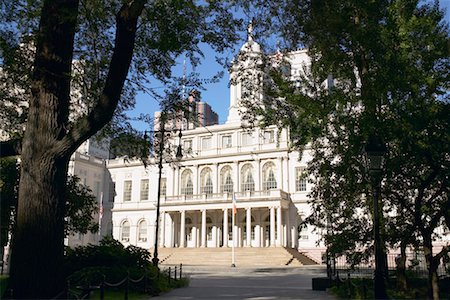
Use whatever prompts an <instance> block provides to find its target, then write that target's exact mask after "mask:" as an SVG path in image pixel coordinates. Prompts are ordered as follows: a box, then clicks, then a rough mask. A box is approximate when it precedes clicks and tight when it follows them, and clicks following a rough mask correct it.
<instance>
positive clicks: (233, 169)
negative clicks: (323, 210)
mask: <svg viewBox="0 0 450 300" xmlns="http://www.w3.org/2000/svg"><path fill="white" fill-rule="evenodd" d="M247 44H248V45H250V46H251V47H244V46H245V45H244V46H243V49H244V50H242V49H241V51H250V52H251V53H250V55H251V56H258V55H262V53H261V52H260V51H261V50H260V47H259V45H258V44H257V43H256V42H254V41H253V40H252V38H251V36H249V41H248V42H247V43H246V45H247ZM247 48H248V49H247ZM246 49H247V50H246ZM290 59H291V60H292V70H291V74H292V76H293V77H295V75H296V74H298V72H299V71H298V70H297V69H296V68H298V69H300V68H302V67H303V66H304V64H303V63H302V62H304V63H305V64H308V63H309V62H308V57H307V55H306V54H305V51H297V52H295V53H292V55H291V57H290ZM238 63H239V62H237V64H238ZM231 70H232V71H231V74H230V77H231V78H239V75H236V74H235V72H237V71H235V68H232V69H231ZM241 88H242V87H241V84H240V82H239V80H238V81H235V82H232V85H231V88H230V111H229V116H228V119H227V122H226V124H221V125H213V126H207V127H199V128H196V129H192V130H184V131H183V136H182V139H181V145H182V147H183V159H182V160H181V161H179V162H178V161H175V159H166V158H165V162H164V164H163V169H162V176H161V178H162V184H161V197H160V210H161V214H160V232H159V234H158V239H159V241H158V245H159V246H160V247H231V246H232V242H233V238H232V232H233V229H232V228H231V220H232V213H233V209H232V206H233V203H232V198H233V195H234V197H235V198H236V203H237V204H236V208H237V210H236V215H235V217H236V222H235V228H234V230H235V231H234V232H235V233H236V234H235V239H234V243H235V246H236V247H289V248H298V249H299V250H300V251H302V252H306V253H308V254H309V255H310V256H311V257H313V258H314V259H315V260H316V261H318V262H320V261H321V255H322V254H323V252H325V248H324V247H323V246H317V244H316V242H317V241H318V240H319V238H320V237H319V236H318V233H316V232H313V230H312V228H311V227H306V226H303V225H302V220H303V219H304V218H305V217H306V216H308V215H309V214H310V206H309V205H308V203H307V202H308V200H309V199H308V192H309V190H310V188H311V187H310V186H309V183H308V182H307V179H306V178H305V177H304V176H302V174H303V170H304V169H305V168H306V164H307V161H308V160H310V159H311V156H310V151H309V150H305V151H304V153H302V155H301V156H300V155H299V153H298V152H296V151H293V150H292V149H291V148H290V146H289V136H288V134H289V133H288V131H287V130H281V131H279V130H278V129H277V128H275V127H269V128H266V129H260V128H255V129H253V130H252V131H248V130H244V129H243V128H242V125H241V117H240V112H239V110H240V109H241V106H240V100H241V99H240V98H241V94H242V91H241V90H240V89H241ZM176 134H177V133H175V132H174V133H173V139H172V140H171V141H170V142H171V144H172V147H173V146H177V145H178V143H180V141H179V140H178V138H177V135H176ZM300 157H301V159H300ZM107 168H108V170H109V172H110V173H111V178H112V181H113V182H114V185H115V187H116V196H115V198H114V207H113V210H112V221H113V228H114V229H113V236H114V238H116V239H118V240H119V241H121V242H122V243H124V244H125V245H129V244H132V245H137V246H140V247H144V248H146V249H149V248H153V246H154V243H155V226H156V202H157V193H158V174H159V168H158V166H157V163H156V162H155V163H153V164H151V165H150V166H148V167H147V168H145V167H144V166H143V164H142V163H141V162H139V161H130V160H125V159H124V158H119V159H115V160H109V161H108V162H107Z"/></svg>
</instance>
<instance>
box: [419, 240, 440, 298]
mask: <svg viewBox="0 0 450 300" xmlns="http://www.w3.org/2000/svg"><path fill="white" fill-rule="evenodd" d="M422 236H423V253H424V255H425V261H426V263H427V269H428V298H429V299H434V300H439V277H438V274H437V268H438V266H439V265H438V261H437V260H435V259H434V257H433V243H432V239H431V232H429V233H428V232H427V233H425V234H422Z"/></svg>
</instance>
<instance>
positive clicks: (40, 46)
mask: <svg viewBox="0 0 450 300" xmlns="http://www.w3.org/2000/svg"><path fill="white" fill-rule="evenodd" d="M77 15H78V0H58V1H51V0H48V1H45V2H44V4H43V7H42V12H41V20H40V24H39V32H38V34H37V36H36V56H35V59H34V69H33V75H32V86H31V92H32V96H31V99H30V102H29V113H28V119H27V124H26V131H25V135H24V137H23V140H22V153H21V158H20V159H21V175H20V185H19V199H18V210H17V224H16V228H15V232H14V238H13V239H14V240H13V245H12V257H11V259H12V260H11V282H10V285H11V288H12V289H13V297H14V298H15V299H49V298H54V297H55V296H57V294H59V293H60V292H62V291H63V289H64V286H65V284H64V281H65V276H64V272H63V255H64V244H63V243H64V212H65V207H64V206H65V187H66V177H67V166H68V161H69V157H70V154H71V153H70V146H72V145H71V143H68V142H66V143H62V142H61V141H62V140H63V138H64V136H65V134H66V127H67V120H68V115H69V103H70V78H71V65H72V57H73V56H72V55H73V40H74V33H75V25H76V20H77ZM72 143H73V142H72Z"/></svg>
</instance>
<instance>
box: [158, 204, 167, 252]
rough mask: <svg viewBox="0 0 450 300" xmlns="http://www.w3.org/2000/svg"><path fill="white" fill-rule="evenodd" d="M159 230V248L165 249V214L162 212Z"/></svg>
mask: <svg viewBox="0 0 450 300" xmlns="http://www.w3.org/2000/svg"><path fill="white" fill-rule="evenodd" d="M160 222H161V223H160V224H159V226H160V228H161V232H160V234H159V235H160V240H159V241H160V244H159V246H160V247H165V246H166V245H165V238H166V213H165V212H164V211H162V212H161V220H160Z"/></svg>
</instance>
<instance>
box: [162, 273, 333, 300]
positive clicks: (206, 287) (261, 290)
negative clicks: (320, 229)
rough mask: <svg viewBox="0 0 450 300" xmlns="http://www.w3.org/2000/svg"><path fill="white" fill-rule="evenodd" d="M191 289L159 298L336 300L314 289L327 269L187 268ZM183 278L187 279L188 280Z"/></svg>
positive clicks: (173, 292) (179, 290) (172, 292)
mask: <svg viewBox="0 0 450 300" xmlns="http://www.w3.org/2000/svg"><path fill="white" fill-rule="evenodd" d="M183 274H184V275H186V276H187V277H188V278H189V279H190V285H189V287H185V288H179V289H174V290H172V291H170V292H169V293H166V294H162V295H160V296H159V297H158V298H159V299H181V300H183V299H186V300H188V299H246V300H270V299H324V300H327V299H330V300H331V299H336V298H335V297H334V296H332V295H330V294H328V293H327V292H324V291H313V290H312V284H311V282H312V278H313V277H323V276H325V268H324V267H323V266H312V267H311V266H301V267H284V268H283V267H281V268H239V267H235V268H231V267H217V266H214V267H193V266H192V267H189V266H183ZM184 275H183V277H184Z"/></svg>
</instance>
